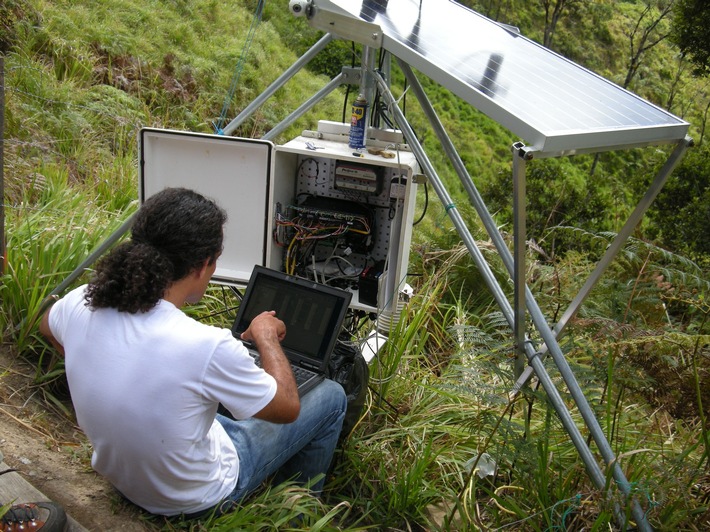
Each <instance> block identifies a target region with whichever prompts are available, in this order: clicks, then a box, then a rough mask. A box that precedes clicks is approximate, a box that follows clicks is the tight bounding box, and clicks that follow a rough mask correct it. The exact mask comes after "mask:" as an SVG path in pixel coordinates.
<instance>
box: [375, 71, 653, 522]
mask: <svg viewBox="0 0 710 532" xmlns="http://www.w3.org/2000/svg"><path fill="white" fill-rule="evenodd" d="M399 64H400V66H401V67H402V68H403V70H405V71H409V72H410V73H411V69H410V68H409V67H408V65H406V64H405V63H404V62H402V61H399ZM412 78H413V79H410V80H409V81H410V83H411V86H412V88H413V90H414V92H415V94H416V95H417V97H418V98H419V99H420V101H422V102H425V103H422V105H423V106H428V107H431V106H430V104H428V99H427V98H426V95H425V94H424V92H423V89H422V88H421V85H419V83H418V82H417V81H416V78H415V77H414V76H413V74H412ZM377 81H378V85H379V87H380V90H381V92H382V94H383V96H384V97H385V98H386V99H387V100H388V105H389V106H390V107H389V108H390V111H391V112H392V113H393V114H394V115H395V117H396V119H397V122H398V125H399V126H400V128H401V129H402V131H403V132H404V134H405V137H406V138H407V139H408V141H409V142H410V145H411V146H412V151H414V153H415V155H416V156H417V159H418V160H419V161H420V163H421V164H422V165H423V166H425V171H426V172H427V175H428V176H429V179H430V181H431V182H432V185H433V187H434V189H435V190H436V192H437V195H438V196H439V199H440V200H441V201H442V203H443V204H444V205H446V206H447V212H448V214H449V216H450V218H451V220H452V222H453V223H454V226H455V227H456V229H457V231H458V233H459V235H460V236H461V238H462V239H463V240H464V243H465V244H466V247H467V248H468V250H469V253H470V254H471V256H472V258H473V260H474V262H475V263H476V265H477V266H478V268H479V270H480V272H481V274H482V275H483V278H484V281H485V282H486V283H487V285H488V287H489V289H490V290H491V293H492V294H493V296H494V298H495V299H496V302H497V303H498V306H499V307H500V309H501V310H502V312H503V314H504V315H505V317H506V319H507V320H508V323H509V324H510V325H511V327H513V326H514V323H515V317H514V314H513V309H512V308H511V306H510V303H509V301H508V300H507V299H506V297H505V295H504V294H503V292H502V289H501V288H500V286H499V285H498V283H497V281H496V279H495V277H494V276H493V274H492V272H491V271H490V267H489V266H488V264H487V262H486V261H485V258H484V257H483V255H482V253H481V252H480V250H479V249H478V247H477V246H476V244H475V242H474V240H473V237H472V236H471V234H470V232H469V231H468V228H467V227H466V225H465V222H464V221H463V220H462V219H461V216H460V214H459V213H458V211H457V210H456V209H455V208H451V207H452V206H453V204H452V202H451V198H450V197H449V195H448V193H447V192H446V190H445V188H444V186H443V184H442V183H441V181H440V179H439V178H438V176H437V174H436V172H435V170H434V168H433V167H432V166H431V163H430V162H429V159H428V157H427V156H426V153H425V152H424V149H423V148H422V146H421V145H420V144H419V142H418V141H417V139H416V136H415V135H414V132H413V131H412V129H411V127H410V126H409V124H408V122H407V120H406V118H405V117H404V115H403V113H402V112H401V110H400V109H399V107H398V106H397V105H396V101H395V99H394V97H393V96H392V94H391V92H390V91H389V88H388V87H387V86H386V85H385V83H384V82H383V81H382V80H380V79H378V80H377ZM508 253H509V252H508ZM512 267H513V265H512V264H511V268H512ZM525 293H526V303H527V305H528V310H529V312H530V314H531V317H532V320H533V323H534V324H535V326H536V328H537V329H538V331H539V332H540V334H541V336H542V337H543V340H544V341H545V343H546V344H547V345H548V347H549V348H550V351H551V354H552V356H553V359H554V360H555V363H556V364H557V367H558V369H559V370H560V373H561V375H562V377H563V379H564V380H565V383H566V384H567V387H568V389H569V391H570V393H571V394H572V397H573V398H574V400H575V402H576V404H577V407H578V408H579V410H580V413H581V414H582V417H583V418H584V420H585V423H586V425H587V427H588V428H589V430H590V432H591V433H592V435H593V437H594V440H595V443H596V444H597V447H598V448H599V450H600V452H601V454H602V456H603V457H604V459H605V462H606V464H607V465H608V466H609V467H610V468H612V473H613V476H614V478H615V480H616V481H617V483H618V485H619V487H620V489H621V490H622V492H623V493H624V494H625V495H629V494H630V484H629V482H628V481H627V480H626V478H625V476H624V473H623V471H622V470H621V468H620V466H619V464H618V463H617V460H616V457H615V456H614V454H613V451H612V449H611V446H610V445H609V443H608V441H607V440H606V438H605V437H604V433H603V431H602V429H601V427H600V426H599V423H598V421H597V420H596V417H595V416H594V413H593V411H592V410H591V408H590V406H589V404H588V403H587V401H586V398H585V397H584V394H583V393H582V391H581V388H580V387H579V384H578V383H577V382H576V379H575V377H574V374H573V373H572V371H571V369H570V368H569V365H568V364H567V362H566V360H565V359H564V355H563V354H562V351H561V349H560V348H559V346H558V345H557V343H556V342H555V339H554V335H553V334H552V331H550V329H549V327H548V326H547V323H546V321H545V319H544V316H543V315H542V313H541V311H540V309H539V307H538V306H537V303H536V302H535V300H534V298H533V297H532V294H531V293H530V291H529V289H527V287H526V290H525ZM523 348H524V349H525V352H526V355H527V356H528V359H529V361H530V364H531V365H532V366H533V369H534V370H535V372H536V374H537V375H538V378H539V379H540V382H541V384H542V385H543V387H544V389H545V391H546V393H547V395H548V397H549V398H550V401H551V403H552V405H553V407H554V408H555V410H556V411H557V414H558V416H559V417H560V420H561V421H562V424H563V426H564V427H565V429H566V430H567V432H568V434H569V435H570V437H571V439H572V441H573V443H574V445H575V447H576V448H577V451H578V453H579V454H580V457H581V458H582V460H583V461H584V463H585V466H586V469H587V472H588V474H589V476H590V477H591V478H592V480H593V481H594V483H595V485H596V486H597V487H598V488H600V489H603V488H604V487H605V486H606V477H605V475H604V472H603V471H602V470H601V468H600V466H599V464H598V463H597V462H596V459H595V458H594V456H593V455H592V453H591V451H590V449H589V447H588V446H587V444H586V442H585V441H584V439H583V438H582V435H581V433H580V431H579V429H578V428H577V426H576V425H575V423H574V421H573V420H572V417H571V414H570V413H569V411H568V410H567V407H566V405H565V404H564V401H563V400H562V398H561V396H560V395H559V391H558V390H557V388H556V387H555V385H554V383H553V381H552V379H551V378H550V376H549V375H548V374H547V371H546V369H545V367H544V366H543V364H542V360H541V359H540V357H539V356H538V353H536V352H535V350H534V348H533V346H532V344H531V343H530V342H527V341H525V342H524V345H523ZM632 513H633V515H634V518H635V519H636V521H637V524H638V525H639V527H640V528H641V529H642V530H650V527H649V526H648V523H647V521H646V517H645V514H644V512H643V509H642V508H641V507H640V505H639V504H638V502H637V501H632ZM616 515H617V520H620V521H621V523H622V524H623V522H624V520H623V518H624V516H623V514H621V512H620V511H618V510H617V512H616Z"/></svg>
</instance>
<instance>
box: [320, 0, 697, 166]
mask: <svg viewBox="0 0 710 532" xmlns="http://www.w3.org/2000/svg"><path fill="white" fill-rule="evenodd" d="M358 21H359V22H360V23H361V24H362V28H361V31H358V29H357V28H358V25H357V24H358ZM310 23H311V25H313V26H315V27H318V28H320V29H323V30H324V31H329V32H332V33H333V34H335V35H337V36H341V37H344V38H348V39H352V40H357V41H358V42H361V43H362V44H363V45H366V46H370V47H376V46H379V44H380V41H381V46H382V47H383V48H384V49H386V50H387V51H389V52H390V53H392V54H393V55H394V56H395V57H398V58H399V59H401V60H402V61H404V62H406V63H407V64H409V65H411V66H412V67H413V68H415V69H417V70H418V71H420V72H422V73H424V74H425V75H427V76H428V77H430V78H431V79H432V80H434V81H436V82H437V83H439V84H441V85H442V86H444V87H446V88H447V89H449V90H450V91H451V92H452V93H453V94H455V95H457V96H459V97H460V98H462V99H463V100H465V101H466V102H467V103H469V104H471V105H472V106H473V107H475V108H476V109H478V110H479V111H481V112H483V113H484V114H485V115H487V116H488V117H490V118H491V119H493V120H495V121H496V122H498V123H499V124H501V125H502V126H504V127H505V128H507V129H508V130H510V131H511V132H513V133H514V134H515V135H518V136H519V137H520V138H521V139H523V140H524V141H525V142H526V143H527V145H528V146H529V147H530V148H531V149H532V150H534V151H538V152H541V153H554V154H573V153H584V152H593V151H602V150H609V149H620V148H628V147H635V146H646V145H652V144H663V143H672V142H676V141H679V140H681V139H683V138H684V137H685V135H686V134H687V131H688V127H689V124H688V123H687V122H685V121H684V120H682V119H680V118H678V117H676V116H675V115H673V114H671V113H669V112H667V111H665V110H664V109H662V108H660V107H658V106H656V105H654V104H652V103H650V102H648V101H646V100H644V99H643V98H641V97H639V96H637V95H636V94H633V93H632V92H630V91H628V90H626V89H623V88H622V87H620V86H618V85H616V84H614V83H612V82H611V81H609V80H607V79H605V78H603V77H601V76H599V75H597V74H595V73H594V72H591V71H590V70H588V69H586V68H584V67H581V66H580V65H577V64H576V63H574V62H573V61H570V60H569V59H566V58H564V57H562V56H561V55H559V54H556V53H555V52H553V51H551V50H549V49H547V48H545V47H543V46H541V45H540V44H538V43H535V42H534V41H532V40H530V39H528V38H526V37H524V36H522V35H520V34H519V33H517V32H516V31H515V29H514V28H511V27H508V26H504V25H501V24H498V23H497V22H495V21H492V20H490V19H488V18H486V17H484V16H483V15H481V14H479V13H476V12H475V11H472V10H470V9H468V8H466V7H464V6H461V5H460V4H457V3H456V2H453V1H451V0H416V1H415V0H363V1H361V2H357V1H352V0H318V1H317V3H316V4H315V5H314V9H313V12H312V16H311V18H310ZM377 28H379V30H380V33H378V32H377V31H376V29H377ZM339 32H340V33H339ZM343 34H346V35H343Z"/></svg>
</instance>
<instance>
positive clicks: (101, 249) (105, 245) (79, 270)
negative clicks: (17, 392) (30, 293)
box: [17, 213, 135, 328]
mask: <svg viewBox="0 0 710 532" xmlns="http://www.w3.org/2000/svg"><path fill="white" fill-rule="evenodd" d="M134 217H135V213H134V214H131V215H130V216H129V217H128V219H126V221H125V222H123V223H122V224H121V226H120V227H119V228H118V229H116V230H115V231H114V232H113V233H112V234H111V235H110V236H109V237H108V238H107V239H106V240H104V241H103V242H102V243H101V244H99V246H98V247H97V248H96V249H95V250H94V251H92V252H91V254H90V255H89V256H88V257H86V258H85V259H84V260H83V262H82V263H81V264H79V266H77V267H76V268H75V269H74V271H72V272H71V273H70V274H69V275H68V276H67V278H66V279H64V281H62V282H61V283H60V284H59V286H57V287H56V288H55V289H54V290H52V291H51V292H50V293H49V295H48V296H47V298H46V299H45V300H44V301H42V304H41V305H40V307H39V311H38V312H37V314H36V315H35V317H34V319H36V318H37V316H42V314H44V313H45V312H46V311H47V309H48V308H49V307H50V306H51V305H52V303H53V302H54V297H55V296H58V295H60V294H61V293H62V292H64V290H66V289H67V288H68V287H69V286H70V285H71V284H72V283H73V282H74V281H75V280H76V279H77V278H78V277H79V276H80V275H81V274H83V273H84V272H85V271H86V269H87V268H88V267H89V266H91V265H92V264H93V263H94V262H96V261H97V260H98V259H99V257H101V255H103V254H104V253H106V251H107V250H108V249H109V248H110V247H111V246H113V245H114V244H115V243H116V242H117V241H118V240H119V239H120V238H121V237H122V236H123V235H124V234H125V233H126V231H128V230H129V229H130V228H131V225H132V224H133V218H134ZM26 319H27V318H25V320H22V322H20V324H19V325H18V326H17V328H20V327H22V325H23V324H24V323H25V321H26Z"/></svg>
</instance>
